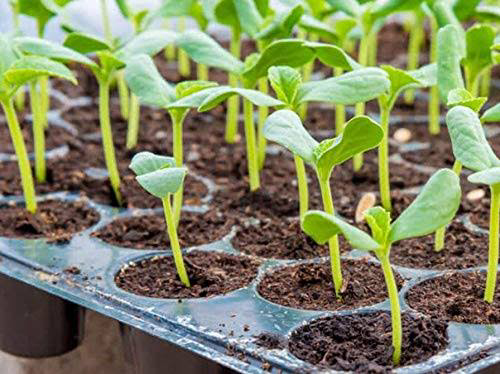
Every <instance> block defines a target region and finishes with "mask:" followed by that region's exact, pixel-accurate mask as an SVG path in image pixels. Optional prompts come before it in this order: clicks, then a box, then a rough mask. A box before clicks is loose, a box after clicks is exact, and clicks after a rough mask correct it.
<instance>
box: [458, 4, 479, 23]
mask: <svg viewBox="0 0 500 374" xmlns="http://www.w3.org/2000/svg"><path fill="white" fill-rule="evenodd" d="M480 2H481V0H455V1H454V3H453V12H454V13H455V15H456V16H457V18H458V19H459V20H460V21H466V20H467V19H468V18H470V17H471V16H472V15H473V14H474V10H475V9H476V7H477V6H478V5H479V3H480Z"/></svg>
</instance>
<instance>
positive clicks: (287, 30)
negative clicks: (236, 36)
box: [255, 4, 304, 41]
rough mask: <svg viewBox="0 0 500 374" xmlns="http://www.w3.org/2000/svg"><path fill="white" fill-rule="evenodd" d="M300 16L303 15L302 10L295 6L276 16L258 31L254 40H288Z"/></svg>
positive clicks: (299, 6) (298, 5) (300, 7)
mask: <svg viewBox="0 0 500 374" xmlns="http://www.w3.org/2000/svg"><path fill="white" fill-rule="evenodd" d="M302 14H304V8H303V7H302V6H301V5H300V4H297V5H296V6H294V7H293V8H290V9H289V10H288V11H286V12H280V13H278V14H276V16H275V17H274V19H273V20H272V22H271V23H270V24H269V25H268V26H266V27H264V28H263V29H262V30H261V31H259V33H258V34H257V35H255V38H256V39H258V40H267V41H271V40H275V39H282V38H289V37H290V36H291V34H292V31H293V27H294V26H295V25H296V24H297V22H299V20H300V18H301V17H302Z"/></svg>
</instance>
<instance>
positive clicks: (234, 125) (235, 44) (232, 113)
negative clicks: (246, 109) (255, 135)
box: [226, 30, 241, 144]
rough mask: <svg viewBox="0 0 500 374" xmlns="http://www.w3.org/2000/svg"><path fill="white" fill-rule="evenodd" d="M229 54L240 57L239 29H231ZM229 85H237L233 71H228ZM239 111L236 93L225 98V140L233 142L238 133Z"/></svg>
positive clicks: (236, 78)
mask: <svg viewBox="0 0 500 374" xmlns="http://www.w3.org/2000/svg"><path fill="white" fill-rule="evenodd" d="M229 49H230V51H231V54H232V55H233V56H234V57H236V58H240V54H241V33H240V31H239V30H233V32H232V35H231V43H230V46H229ZM228 79H229V86H231V87H238V85H239V79H238V76H237V75H235V74H234V73H229V78H228ZM239 111H240V98H239V96H238V95H233V96H231V97H230V98H229V99H228V100H227V116H226V141H227V142H228V143H231V144H232V143H234V142H235V141H236V134H238V116H239Z"/></svg>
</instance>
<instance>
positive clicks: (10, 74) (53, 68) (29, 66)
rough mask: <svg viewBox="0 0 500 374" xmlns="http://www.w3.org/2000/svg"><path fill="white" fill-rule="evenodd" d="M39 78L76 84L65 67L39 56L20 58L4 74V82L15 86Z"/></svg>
mask: <svg viewBox="0 0 500 374" xmlns="http://www.w3.org/2000/svg"><path fill="white" fill-rule="evenodd" d="M41 76H52V77H57V78H62V79H66V80H69V81H70V82H72V83H73V84H76V83H77V82H76V78H75V77H74V75H73V73H72V72H71V70H69V69H68V68H67V67H66V66H64V65H63V64H61V63H60V62H56V61H53V60H50V59H48V58H46V57H39V56H24V57H21V58H20V59H18V60H16V61H14V63H13V64H12V65H11V66H10V67H9V69H8V70H7V71H6V72H5V73H4V78H5V80H6V81H7V82H8V83H10V84H12V85H17V86H21V85H23V84H25V83H27V82H29V81H31V80H33V79H35V78H38V77H41Z"/></svg>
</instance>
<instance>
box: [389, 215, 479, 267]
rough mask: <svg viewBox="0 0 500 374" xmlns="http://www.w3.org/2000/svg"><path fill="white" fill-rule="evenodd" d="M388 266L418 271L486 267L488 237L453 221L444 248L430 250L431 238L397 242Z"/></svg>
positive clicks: (432, 236)
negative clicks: (399, 266)
mask: <svg viewBox="0 0 500 374" xmlns="http://www.w3.org/2000/svg"><path fill="white" fill-rule="evenodd" d="M391 263H392V264H398V265H402V266H406V267H410V268H422V269H440V270H443V269H466V268H471V267H477V266H482V265H485V264H487V263H488V237H487V236H486V235H480V234H474V233H472V232H470V231H469V230H467V229H466V228H465V227H464V225H463V224H461V223H459V222H457V221H454V222H453V223H452V224H451V225H450V226H449V227H448V229H447V230H446V238H445V247H444V248H443V249H442V250H441V251H440V252H436V251H435V250H434V235H428V236H426V237H423V238H416V239H408V240H403V241H401V242H398V243H396V244H394V245H393V247H392V249H391Z"/></svg>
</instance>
